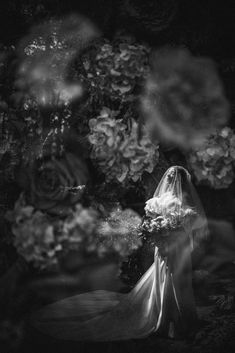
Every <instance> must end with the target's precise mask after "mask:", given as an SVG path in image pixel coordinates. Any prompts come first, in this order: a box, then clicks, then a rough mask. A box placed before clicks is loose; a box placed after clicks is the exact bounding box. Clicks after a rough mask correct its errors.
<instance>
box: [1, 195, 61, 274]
mask: <svg viewBox="0 0 235 353" xmlns="http://www.w3.org/2000/svg"><path fill="white" fill-rule="evenodd" d="M6 217H7V219H8V220H9V221H10V222H12V232H13V234H14V241H13V243H14V246H15V247H16V249H17V252H18V253H19V254H20V255H21V256H22V257H23V258H24V259H25V260H26V261H27V262H30V263H33V264H34V266H35V267H39V268H46V267H48V266H51V265H54V264H57V252H59V251H61V249H62V248H61V244H60V243H59V241H58V239H57V237H56V233H55V227H54V224H53V222H52V221H51V219H50V218H49V217H48V216H47V215H46V214H44V213H42V212H41V211H36V210H35V209H34V208H33V207H32V206H30V205H27V204H26V203H25V199H24V197H23V195H21V197H20V198H19V199H18V201H17V202H16V204H15V208H14V210H13V211H11V212H10V211H9V212H8V213H7V215H6Z"/></svg>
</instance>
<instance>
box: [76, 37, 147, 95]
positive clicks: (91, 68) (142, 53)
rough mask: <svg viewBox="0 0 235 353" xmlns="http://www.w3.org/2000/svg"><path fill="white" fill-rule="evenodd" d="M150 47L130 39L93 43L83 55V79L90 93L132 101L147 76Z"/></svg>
mask: <svg viewBox="0 0 235 353" xmlns="http://www.w3.org/2000/svg"><path fill="white" fill-rule="evenodd" d="M148 54H149V49H148V48H147V47H146V46H144V45H142V44H138V43H134V42H132V41H131V40H129V39H128V38H126V39H124V38H123V39H119V40H117V41H116V42H115V41H114V42H113V43H110V42H109V41H107V40H103V41H98V42H96V43H94V46H93V50H89V52H87V53H86V54H84V55H83V56H82V58H81V61H82V68H83V71H84V73H83V74H82V75H81V79H82V80H83V81H84V82H85V84H86V85H87V86H88V89H89V90H90V94H91V95H93V94H94V95H97V94H98V95H99V94H100V93H101V94H103V95H107V96H108V97H109V99H114V100H115V99H121V100H123V101H130V100H133V93H134V89H135V88H136V86H137V85H138V84H140V83H141V81H142V80H143V79H144V78H145V77H146V76H147V74H148V72H149V65H148Z"/></svg>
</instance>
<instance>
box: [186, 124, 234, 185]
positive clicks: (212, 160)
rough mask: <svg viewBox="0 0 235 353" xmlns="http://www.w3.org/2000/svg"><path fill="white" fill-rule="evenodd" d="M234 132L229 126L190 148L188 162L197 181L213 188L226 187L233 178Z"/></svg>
mask: <svg viewBox="0 0 235 353" xmlns="http://www.w3.org/2000/svg"><path fill="white" fill-rule="evenodd" d="M234 162H235V134H234V133H233V131H232V130H231V129H230V128H229V127H225V128H224V129H222V130H220V131H217V132H216V133H214V134H212V135H211V136H209V137H208V139H207V140H206V141H205V143H204V144H202V145H201V146H200V147H198V148H196V149H194V150H192V151H191V152H190V154H189V157H188V163H189V165H190V167H191V169H192V170H193V173H194V175H195V177H196V179H197V181H198V182H199V183H201V182H202V183H204V184H207V185H210V186H212V187H214V188H215V189H224V188H227V187H228V186H229V185H230V184H231V183H232V181H233V180H234Z"/></svg>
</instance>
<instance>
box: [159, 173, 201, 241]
mask: <svg viewBox="0 0 235 353" xmlns="http://www.w3.org/2000/svg"><path fill="white" fill-rule="evenodd" d="M167 195H168V197H169V195H171V196H172V197H174V198H175V199H176V200H177V201H178V202H175V203H174V205H175V210H176V211H178V209H179V208H183V209H187V208H190V209H192V210H193V211H194V212H195V213H196V216H195V217H193V218H192V220H191V221H190V222H189V223H187V231H188V232H190V236H191V238H192V240H193V243H194V244H196V243H198V242H200V240H202V239H205V238H206V237H207V235H208V225H207V218H206V215H205V212H204V209H203V206H202V204H201V201H200V199H199V197H198V195H197V192H196V190H195V188H194V186H193V184H192V181H191V175H190V174H189V172H188V171H187V170H186V169H185V168H183V167H181V166H172V167H170V168H169V169H168V170H167V171H166V172H165V174H164V175H163V177H162V179H161V181H160V183H159V185H158V187H157V189H156V191H155V193H154V195H153V197H157V198H164V196H167Z"/></svg>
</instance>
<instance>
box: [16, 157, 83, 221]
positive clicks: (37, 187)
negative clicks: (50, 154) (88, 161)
mask: <svg viewBox="0 0 235 353" xmlns="http://www.w3.org/2000/svg"><path fill="white" fill-rule="evenodd" d="M26 175H27V178H25V179H24V180H23V181H24V183H25V184H26V185H25V187H26V189H27V196H28V199H29V201H30V203H31V204H32V205H33V206H34V207H35V208H37V209H40V210H44V211H47V212H49V213H52V214H59V215H64V214H67V212H68V208H69V207H70V206H72V205H73V204H75V203H77V202H78V201H79V200H80V199H81V196H82V194H83V192H84V188H85V185H86V183H87V180H88V172H87V168H86V166H85V164H84V163H83V162H82V161H81V160H80V159H79V158H78V157H77V156H75V155H73V154H71V153H67V154H66V155H65V156H64V157H63V158H61V159H52V158H51V159H49V160H45V161H42V162H40V163H39V164H38V163H37V162H36V163H35V165H34V167H33V168H32V169H31V168H30V169H29V170H28V172H26Z"/></svg>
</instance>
